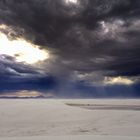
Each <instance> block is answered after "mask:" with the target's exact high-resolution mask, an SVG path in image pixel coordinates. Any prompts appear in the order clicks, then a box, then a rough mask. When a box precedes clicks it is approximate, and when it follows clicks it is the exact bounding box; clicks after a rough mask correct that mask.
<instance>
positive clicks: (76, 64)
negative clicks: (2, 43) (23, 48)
mask: <svg viewBox="0 0 140 140" xmlns="http://www.w3.org/2000/svg"><path fill="white" fill-rule="evenodd" d="M139 15H140V1H139V0H111V1H110V0H79V1H78V2H77V4H74V3H66V2H65V0H24V1H23V0H10V1H9V0H1V1H0V23H3V24H6V25H8V26H11V28H13V30H15V31H16V33H17V34H16V36H18V35H19V36H22V37H24V38H25V39H28V40H30V41H32V42H33V43H34V44H37V45H40V46H42V47H44V48H46V49H48V50H49V51H50V53H51V54H52V55H53V56H54V58H52V59H53V60H50V64H49V66H46V67H47V68H46V69H48V71H49V72H50V73H51V75H53V76H54V77H56V79H57V80H58V83H59V82H60V81H61V82H62V83H63V81H69V82H75V81H77V80H78V79H75V78H73V77H78V76H79V75H80V74H82V75H87V74H88V75H90V76H91V79H93V80H90V81H92V82H93V81H94V83H96V82H97V83H98V81H103V79H104V77H105V76H127V77H128V78H129V77H134V76H139V75H140V57H139V56H140V47H139V46H140V41H139V35H140V16H139ZM21 30H22V32H21ZM2 65H4V64H2ZM46 65H47V64H46ZM2 69H4V70H5V67H4V68H3V66H2V68H1V70H2ZM11 69H12V70H11ZM24 70H27V71H28V72H27V73H30V74H34V75H38V73H36V71H34V70H33V69H30V68H27V67H26V66H22V67H19V66H18V65H17V64H16V66H14V68H13V66H10V70H9V69H6V71H5V72H7V71H8V72H9V71H10V75H12V74H13V73H14V74H18V73H20V74H22V73H24V72H25V71H24ZM76 74H77V75H76ZM4 75H6V74H4ZM97 75H100V76H97ZM29 77H30V76H29ZM97 77H99V78H97ZM88 79H89V78H88ZM95 79H96V80H95ZM83 80H85V81H86V80H87V78H85V79H83ZM27 81H28V80H27ZM29 81H30V80H29ZM61 82H60V83H61ZM69 82H68V83H69ZM64 83H65V82H64ZM69 84H70V83H69ZM60 85H61V84H60ZM62 88H63V87H62ZM66 89H67V88H66Z"/></svg>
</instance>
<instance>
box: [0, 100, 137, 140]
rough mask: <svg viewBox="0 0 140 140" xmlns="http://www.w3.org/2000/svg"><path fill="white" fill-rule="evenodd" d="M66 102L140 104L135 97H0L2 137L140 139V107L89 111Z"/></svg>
mask: <svg viewBox="0 0 140 140" xmlns="http://www.w3.org/2000/svg"><path fill="white" fill-rule="evenodd" d="M66 103H71V104H90V105H94V104H95V105H130V106H131V105H132V106H134V105H137V106H140V100H134V99H131V100H130V99H129V100H128V99H126V100H119V99H118V100H106V99H105V100H104V99H101V100H88V99H85V100H59V99H55V100H53V99H12V100H9V99H0V140H46V139H47V140H49V139H50V140H94V139H95V140H118V139H119V140H140V111H139V110H133V109H132V110H131V109H130V110H124V109H123V110H106V109H103V110H102V109H101V110H98V109H94V110H90V109H85V108H81V107H77V106H76V107H75V106H69V105H66Z"/></svg>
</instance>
